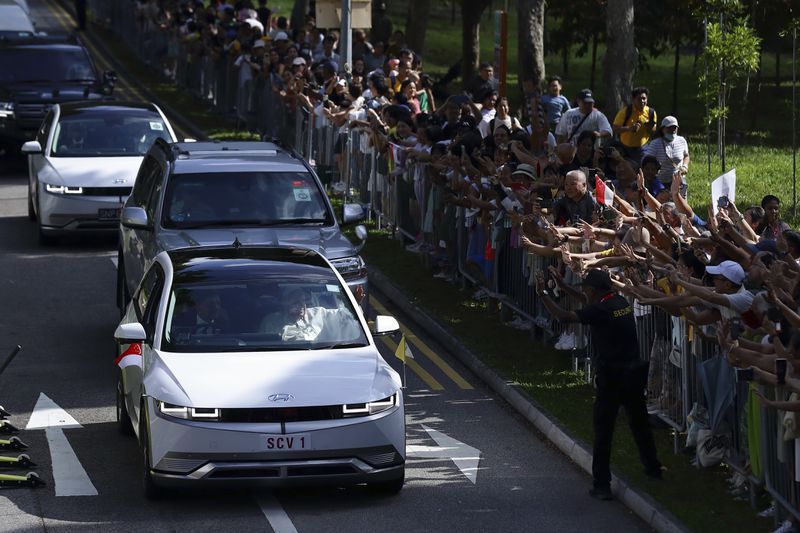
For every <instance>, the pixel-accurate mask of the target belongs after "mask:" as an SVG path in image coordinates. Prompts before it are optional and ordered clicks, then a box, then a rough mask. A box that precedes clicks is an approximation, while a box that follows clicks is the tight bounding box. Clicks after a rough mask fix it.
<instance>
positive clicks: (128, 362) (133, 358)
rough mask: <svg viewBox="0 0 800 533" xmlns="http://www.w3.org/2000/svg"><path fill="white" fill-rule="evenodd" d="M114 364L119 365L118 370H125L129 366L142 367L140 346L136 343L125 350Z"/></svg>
mask: <svg viewBox="0 0 800 533" xmlns="http://www.w3.org/2000/svg"><path fill="white" fill-rule="evenodd" d="M114 363H115V364H117V365H119V367H120V368H123V369H124V368H127V367H129V366H133V365H135V366H139V367H140V366H142V345H141V344H139V343H138V342H134V343H133V344H131V345H130V346H128V349H127V350H125V351H124V352H122V353H121V354H120V356H119V357H117V360H116V361H114Z"/></svg>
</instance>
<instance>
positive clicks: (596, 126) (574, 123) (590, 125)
mask: <svg viewBox="0 0 800 533" xmlns="http://www.w3.org/2000/svg"><path fill="white" fill-rule="evenodd" d="M583 117H584V114H583V113H581V108H580V107H573V108H572V109H570V110H569V111H567V112H566V113H564V114H563V115H561V120H559V121H558V126H556V135H562V136H564V137H565V138H566V139H568V142H569V143H570V144H572V145H576V144H577V143H578V137H579V136H580V134H581V132H583V131H607V132H608V134H609V135H611V124H609V123H608V119H607V118H606V116H605V115H604V114H603V113H602V112H600V111H598V110H597V109H592V112H591V114H590V115H589V117H588V118H587V119H586V120H583ZM582 120H583V124H581V121H582ZM578 124H581V127H580V128H579V129H578V130H577V131H575V128H577V127H578ZM573 132H574V133H575V135H573Z"/></svg>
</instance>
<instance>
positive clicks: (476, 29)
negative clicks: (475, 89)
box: [461, 0, 491, 87]
mask: <svg viewBox="0 0 800 533" xmlns="http://www.w3.org/2000/svg"><path fill="white" fill-rule="evenodd" d="M490 3H491V0H461V67H462V70H461V81H462V86H463V87H466V86H467V84H468V83H469V82H470V81H472V79H473V78H474V77H475V76H476V74H477V72H478V63H479V62H480V60H481V31H480V30H481V15H482V14H483V12H484V10H485V9H486V8H487V7H488V6H489V4H490Z"/></svg>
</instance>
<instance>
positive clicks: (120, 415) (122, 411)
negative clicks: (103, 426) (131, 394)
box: [117, 371, 135, 436]
mask: <svg viewBox="0 0 800 533" xmlns="http://www.w3.org/2000/svg"><path fill="white" fill-rule="evenodd" d="M117 428H118V429H119V432H120V433H122V434H123V435H126V436H131V435H135V433H134V431H133V425H132V424H131V418H130V416H128V406H127V405H125V395H124V394H123V392H122V371H120V372H118V373H117Z"/></svg>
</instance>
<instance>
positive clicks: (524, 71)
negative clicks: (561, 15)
mask: <svg viewBox="0 0 800 533" xmlns="http://www.w3.org/2000/svg"><path fill="white" fill-rule="evenodd" d="M544 8H545V0H517V11H518V17H517V24H518V28H519V31H518V33H517V46H518V50H519V52H518V58H519V67H518V68H519V79H520V80H521V81H530V82H531V83H532V84H533V86H534V87H541V85H542V82H543V81H544V78H545V70H544Z"/></svg>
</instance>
